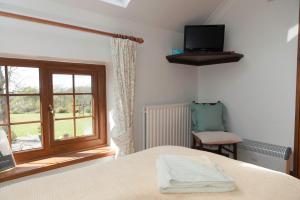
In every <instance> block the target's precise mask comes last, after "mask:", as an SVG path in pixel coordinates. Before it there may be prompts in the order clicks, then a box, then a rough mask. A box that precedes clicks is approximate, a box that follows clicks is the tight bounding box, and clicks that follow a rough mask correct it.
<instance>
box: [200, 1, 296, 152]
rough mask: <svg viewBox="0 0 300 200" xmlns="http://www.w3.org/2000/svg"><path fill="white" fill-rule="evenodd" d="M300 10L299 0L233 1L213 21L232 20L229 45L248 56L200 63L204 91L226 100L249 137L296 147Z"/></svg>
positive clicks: (236, 125)
mask: <svg viewBox="0 0 300 200" xmlns="http://www.w3.org/2000/svg"><path fill="white" fill-rule="evenodd" d="M298 13H299V1H298V0H274V1H268V0H227V1H224V4H222V5H221V6H220V7H219V8H218V9H217V10H216V11H215V12H214V13H213V15H212V16H211V17H210V19H209V20H208V22H207V23H208V24H226V39H225V49H226V50H232V51H236V52H239V53H243V54H244V55H245V57H244V58H243V59H242V60H241V61H240V62H238V63H229V64H221V65H214V66H207V67H201V68H199V69H198V96H199V98H200V99H220V100H222V101H223V102H224V104H225V105H226V107H227V109H228V116H229V127H230V129H231V130H232V131H234V132H236V133H238V134H240V135H241V136H242V137H244V138H248V139H253V140H258V141H263V142H267V143H273V144H279V145H287V146H293V143H294V140H293V139H294V116H295V91H296V88H295V86H296V60H297V41H298V39H297V37H295V38H293V39H290V40H288V33H289V32H290V33H292V32H293V31H292V30H296V31H297V29H296V28H294V29H293V27H295V26H296V25H297V24H298ZM294 32H295V31H294ZM296 33H297V32H296ZM291 36H292V34H291V35H290V38H291Z"/></svg>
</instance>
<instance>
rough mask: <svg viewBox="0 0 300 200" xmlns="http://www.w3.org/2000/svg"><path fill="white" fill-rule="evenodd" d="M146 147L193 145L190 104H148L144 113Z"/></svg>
mask: <svg viewBox="0 0 300 200" xmlns="http://www.w3.org/2000/svg"><path fill="white" fill-rule="evenodd" d="M144 138H145V148H146V149H147V148H151V147H155V146H163V145H173V146H184V147H190V146H191V111H190V108H189V104H171V105H155V106H146V107H145V113H144Z"/></svg>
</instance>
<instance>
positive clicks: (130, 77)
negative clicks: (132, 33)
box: [111, 38, 137, 156]
mask: <svg viewBox="0 0 300 200" xmlns="http://www.w3.org/2000/svg"><path fill="white" fill-rule="evenodd" d="M111 46H112V58H113V60H112V66H113V72H114V98H115V102H114V109H113V110H114V112H113V120H114V122H115V126H114V127H113V129H112V133H111V135H112V136H111V137H112V140H113V141H114V143H115V145H116V146H117V147H118V149H119V152H118V154H119V155H121V156H122V155H127V154H130V153H133V152H134V147H133V105H134V93H135V65H136V48H137V44H136V43H135V42H133V41H131V40H127V39H120V38H113V39H112V40H111Z"/></svg>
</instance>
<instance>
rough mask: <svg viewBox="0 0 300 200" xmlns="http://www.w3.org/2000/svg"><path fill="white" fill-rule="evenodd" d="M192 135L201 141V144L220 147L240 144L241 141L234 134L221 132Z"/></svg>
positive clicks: (195, 133)
mask: <svg viewBox="0 0 300 200" xmlns="http://www.w3.org/2000/svg"><path fill="white" fill-rule="evenodd" d="M193 135H194V136H196V137H197V138H198V139H199V140H201V142H202V144H208V145H221V144H235V143H239V142H242V139H241V138H240V137H239V136H238V135H236V134H234V133H229V132H223V131H208V132H193Z"/></svg>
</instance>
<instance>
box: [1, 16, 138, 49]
mask: <svg viewBox="0 0 300 200" xmlns="http://www.w3.org/2000/svg"><path fill="white" fill-rule="evenodd" d="M0 16H3V17H8V18H13V19H19V20H24V21H29V22H35V23H39V24H46V25H50V26H56V27H61V28H66V29H72V30H77V31H82V32H87V33H94V34H98V35H104V36H108V37H113V38H122V39H128V40H131V41H134V42H137V43H140V44H142V43H144V39H143V38H137V37H134V36H128V35H122V34H116V33H110V32H105V31H100V30H96V29H91V28H85V27H81V26H75V25H71V24H65V23H62V22H57V21H51V20H46V19H41V18H36V17H30V16H26V15H20V14H16V13H10V12H5V11H0Z"/></svg>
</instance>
